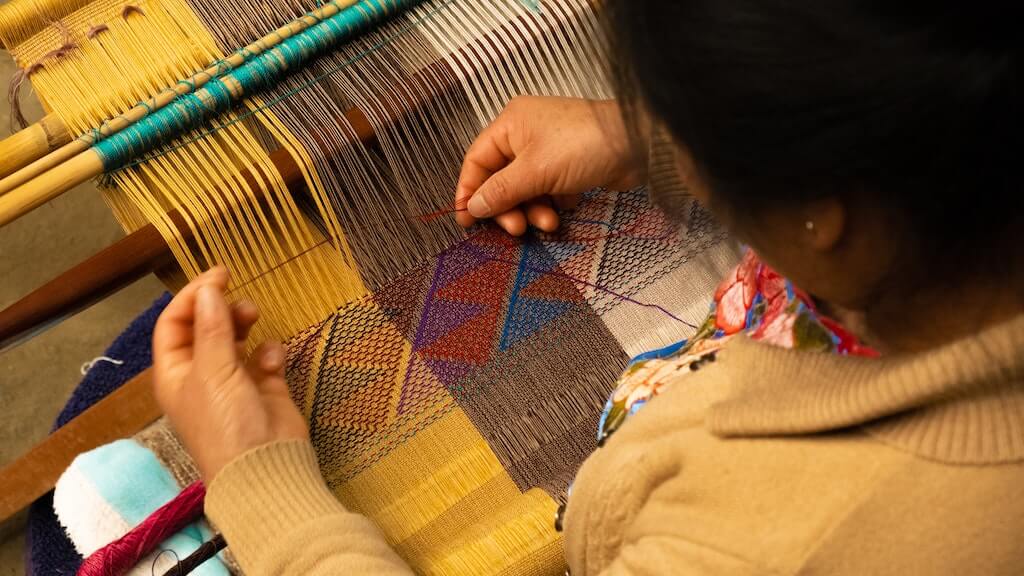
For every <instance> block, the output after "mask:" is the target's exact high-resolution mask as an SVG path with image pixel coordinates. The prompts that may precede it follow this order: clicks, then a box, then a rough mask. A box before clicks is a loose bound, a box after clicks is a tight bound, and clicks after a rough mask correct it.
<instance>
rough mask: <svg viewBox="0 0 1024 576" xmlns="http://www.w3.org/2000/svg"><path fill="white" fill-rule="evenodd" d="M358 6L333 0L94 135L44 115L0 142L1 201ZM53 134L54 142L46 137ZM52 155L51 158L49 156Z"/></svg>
mask: <svg viewBox="0 0 1024 576" xmlns="http://www.w3.org/2000/svg"><path fill="white" fill-rule="evenodd" d="M358 1H359V0H332V1H331V2H328V3H327V4H324V5H323V6H322V7H321V8H318V9H316V10H314V11H312V12H310V13H309V14H306V15H305V16H303V17H301V18H297V19H295V20H293V21H291V22H289V23H288V24H285V25H284V26H282V27H280V28H278V29H277V30H274V31H273V32H271V33H269V34H267V35H265V36H263V37H262V38H260V39H259V40H256V41H255V42H252V43H251V44H249V45H248V46H246V47H245V48H242V49H240V50H236V51H235V52H234V53H232V54H231V55H229V56H227V57H225V58H223V59H222V60H218V61H216V62H214V63H213V64H211V65H210V66H209V67H207V68H206V69H205V70H202V71H200V72H196V73H195V74H193V75H192V76H191V77H189V78H186V79H184V80H181V81H179V82H178V83H176V84H175V85H174V86H172V87H171V88H167V89H165V90H163V91H161V92H160V93H158V94H157V95H156V96H153V97H152V98H150V99H149V100H146V101H145V102H140V103H139V104H137V105H135V107H134V108H132V109H130V110H128V111H127V112H125V113H124V114H122V115H120V116H115V117H113V118H111V119H109V120H107V121H105V122H103V123H102V124H101V125H100V127H99V128H97V132H99V134H98V135H97V134H93V133H91V132H86V133H85V134H83V135H81V136H79V137H78V138H76V139H74V140H72V139H71V135H70V132H69V131H68V130H67V128H66V127H65V126H64V123H63V122H62V121H61V119H60V118H58V117H57V116H55V115H53V114H50V115H47V116H46V117H45V118H43V120H41V121H40V122H39V123H37V124H33V125H32V126H29V127H28V128H26V129H25V130H22V131H21V132H18V133H17V134H14V135H13V136H11V137H9V138H7V139H6V140H4V141H2V142H0V178H2V180H0V195H2V194H4V193H5V192H8V191H10V190H12V189H14V188H16V187H18V186H20V185H22V184H24V183H26V182H28V181H29V180H32V179H33V178H35V177H36V176H39V175H40V174H42V173H44V172H46V171H48V170H51V169H53V168H55V167H56V166H59V165H60V164H63V163H64V162H67V161H68V160H70V159H72V158H74V157H75V156H77V155H79V154H81V153H82V152H85V151H86V150H88V149H89V148H90V147H91V146H92V145H93V144H96V143H97V142H98V141H99V140H102V139H103V138H106V137H107V136H110V135H111V134H116V133H118V132H120V131H121V130H124V129H125V128H127V127H129V126H131V125H133V124H135V123H137V122H138V121H139V120H142V119H143V118H145V117H146V116H148V115H149V114H151V113H153V112H155V111H156V110H160V109H161V108H163V107H165V106H167V105H168V104H170V103H171V102H172V101H173V100H174V99H175V98H177V97H178V96H183V95H185V94H189V93H191V92H195V91H196V90H198V89H200V88H202V87H203V85H205V84H206V83H207V82H209V81H210V80H212V79H214V78H216V77H218V76H221V75H223V74H224V73H226V72H229V71H231V70H234V69H235V68H237V67H238V66H240V65H242V64H244V63H245V62H246V61H247V60H249V59H250V58H253V57H255V56H259V55H260V54H262V53H263V52H266V51H267V50H269V49H271V48H273V47H274V46H277V45H278V44H280V43H281V42H283V41H284V40H286V39H288V38H290V37H292V36H294V35H295V34H298V33H300V32H302V31H303V30H306V29H307V28H309V27H310V26H312V25H314V24H316V23H318V22H320V21H321V20H323V19H325V18H330V17H332V16H334V15H335V14H337V13H339V12H341V11H342V10H344V9H346V8H349V7H351V6H352V5H354V4H356V3H357V2H358ZM23 133H26V135H23ZM51 134H52V137H51V136H50V135H51ZM40 135H41V136H42V137H40ZM26 143H27V144H31V146H29V147H25V148H23V149H22V150H21V151H20V152H17V153H14V154H12V155H11V157H9V158H8V157H5V154H4V152H5V151H9V152H15V150H16V148H15V147H17V146H19V145H23V144H26ZM58 147H59V148H58ZM51 151H52V153H49V152H51ZM48 153H49V154H48Z"/></svg>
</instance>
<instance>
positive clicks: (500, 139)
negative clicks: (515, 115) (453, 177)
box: [455, 117, 515, 226]
mask: <svg viewBox="0 0 1024 576" xmlns="http://www.w3.org/2000/svg"><path fill="white" fill-rule="evenodd" d="M506 123H507V122H506V121H504V120H503V118H502V117H499V118H498V119H497V120H495V121H494V123H493V124H491V125H490V126H488V127H487V128H486V129H484V131H483V132H481V133H480V135H479V136H477V138H476V140H475V141H473V144H472V145H471V146H470V147H469V150H467V151H466V157H465V159H464V160H463V162H462V171H461V172H460V174H459V183H458V185H457V186H456V188H455V208H456V209H457V210H458V212H456V214H455V219H456V221H458V223H459V224H461V225H463V226H472V225H473V223H474V222H476V218H475V217H474V216H473V215H472V214H470V212H469V211H468V210H467V207H468V205H469V202H470V199H472V197H473V196H474V195H475V194H476V193H477V191H478V190H479V189H480V187H481V186H483V184H484V183H485V182H487V180H488V179H489V178H491V176H492V175H494V173H495V172H498V171H499V170H501V169H502V168H504V167H505V166H507V165H508V163H509V162H511V161H512V160H513V159H514V158H515V154H514V153H513V151H512V149H511V146H509V142H508V130H507V128H506Z"/></svg>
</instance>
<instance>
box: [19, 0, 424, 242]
mask: <svg viewBox="0 0 1024 576" xmlns="http://www.w3.org/2000/svg"><path fill="white" fill-rule="evenodd" d="M420 1H422V0H360V1H359V3H357V4H355V5H353V6H352V7H351V8H349V9H347V10H343V11H341V12H339V13H337V14H335V15H334V16H332V17H330V18H325V19H323V20H322V21H321V22H320V23H318V24H315V25H313V26H310V27H309V28H307V29H305V30H303V31H301V32H299V33H297V34H295V35H293V36H292V37H291V38H288V39H287V40H285V41H284V42H282V43H281V44H280V45H279V46H277V47H275V48H272V49H270V50H267V51H265V52H264V53H263V54H261V55H259V56H257V57H255V58H253V59H251V60H249V61H247V62H246V63H245V64H243V65H242V66H239V67H238V68H236V69H235V70H233V71H232V72H231V73H229V74H225V75H223V76H221V77H219V78H215V79H213V80H211V81H209V82H208V83H207V85H206V86H205V87H203V88H201V89H200V90H197V91H196V92H193V93H190V94H186V95H184V96H181V97H179V98H176V99H174V101H173V102H172V103H171V104H170V105H168V106H166V107H165V108H163V109H161V110H158V111H156V112H154V113H152V114H149V115H147V116H146V117H145V118H144V119H142V121H140V122H139V123H137V124H136V125H134V126H132V129H131V130H125V131H122V132H120V133H117V134H114V135H112V136H110V137H108V138H106V139H104V140H101V141H100V142H98V143H97V144H96V145H95V146H93V147H91V148H89V149H88V150H86V151H85V152H82V153H80V154H78V155H77V156H74V157H72V158H71V159H70V160H68V161H67V162H64V163H63V164H60V165H59V166H56V167H55V168H53V169H52V170H50V171H48V172H45V173H43V174H40V175H39V176H37V177H36V178H34V179H32V180H30V181H28V182H26V183H24V184H22V185H21V186H18V187H16V188H14V189H12V190H10V191H9V192H7V193H6V194H4V195H2V196H0V226H3V225H6V224H9V223H10V222H12V221H13V220H15V219H17V218H19V217H20V216H22V215H24V214H26V213H28V212H30V211H32V210H34V209H36V208H38V207H39V206H41V205H43V204H45V203H46V202H48V201H50V200H52V199H53V198H56V197H57V196H59V195H60V194H63V193H64V192H66V191H68V190H70V189H71V188H73V187H75V186H77V185H78V184H81V183H83V182H86V181H88V180H90V179H92V178H95V177H96V176H99V175H101V174H103V173H104V172H107V171H110V170H114V169H117V168H119V167H121V166H123V165H125V164H127V163H129V162H131V161H132V160H133V159H135V158H137V157H139V156H140V155H141V154H144V153H146V152H148V151H149V150H152V149H153V148H154V147H156V146H157V145H159V144H160V143H161V142H163V141H165V140H167V139H169V138H173V137H176V136H178V135H180V134H181V133H183V132H185V131H187V130H189V129H192V128H196V127H198V126H201V125H202V123H203V122H204V121H205V120H206V119H208V118H210V117H213V116H216V115H219V114H221V113H223V112H225V111H227V110H228V109H230V107H231V106H233V105H234V104H235V103H236V102H238V101H239V100H241V99H242V98H245V97H247V96H251V95H253V94H254V93H257V92H260V91H262V90H264V89H266V88H268V87H270V86H272V85H273V84H274V83H276V82H277V81H278V80H280V78H281V77H282V76H283V75H284V74H286V73H287V72H288V71H289V70H291V69H294V68H301V67H302V66H303V65H304V64H305V63H307V62H308V61H310V60H311V59H312V58H314V57H315V56H317V55H319V54H321V53H322V52H324V51H326V50H327V49H328V48H330V47H331V46H333V45H334V44H336V43H338V42H341V41H343V40H348V39H350V38H352V37H353V36H354V35H356V34H357V33H360V32H361V31H362V30H363V29H365V28H366V27H368V26H371V25H374V24H376V23H378V22H380V21H381V20H383V19H385V18H388V17H390V16H391V15H393V14H395V13H397V12H400V11H402V10H405V9H407V8H409V7H411V6H414V5H416V4H418V3H419V2H420Z"/></svg>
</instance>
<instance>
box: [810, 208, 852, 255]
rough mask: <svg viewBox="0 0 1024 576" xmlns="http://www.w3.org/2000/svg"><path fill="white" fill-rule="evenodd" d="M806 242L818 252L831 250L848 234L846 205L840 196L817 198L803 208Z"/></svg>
mask: <svg viewBox="0 0 1024 576" xmlns="http://www.w3.org/2000/svg"><path fill="white" fill-rule="evenodd" d="M803 214H804V217H805V221H804V234H803V236H802V237H803V238H804V242H805V245H806V246H807V247H808V248H810V249H812V250H814V251H816V252H829V251H831V250H832V249H833V248H835V247H836V245H837V244H839V241H840V240H842V238H843V235H844V234H846V206H844V205H843V202H842V200H841V199H840V198H839V197H838V196H833V197H830V198H824V199H822V200H815V201H813V202H811V203H809V204H807V205H806V206H805V207H804V208H803Z"/></svg>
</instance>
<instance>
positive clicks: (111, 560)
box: [78, 482, 206, 576]
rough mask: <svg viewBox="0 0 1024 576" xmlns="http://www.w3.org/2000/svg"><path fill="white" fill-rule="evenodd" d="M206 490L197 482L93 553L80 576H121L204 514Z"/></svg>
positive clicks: (81, 568) (80, 570) (83, 565)
mask: <svg viewBox="0 0 1024 576" xmlns="http://www.w3.org/2000/svg"><path fill="white" fill-rule="evenodd" d="M205 497H206V487H205V486H203V483H202V482H194V483H192V484H190V485H189V486H188V487H187V488H185V489H184V490H182V491H181V493H180V494H178V495H177V496H176V497H175V498H174V499H173V500H171V501H170V502H168V503H167V504H164V505H163V506H161V507H160V508H158V509H157V510H156V511H155V512H153V513H152V514H150V515H149V517H148V518H146V519H145V520H143V521H142V523H141V524H139V525H138V526H136V527H135V528H133V529H132V530H131V532H128V533H127V534H125V535H124V536H122V537H120V538H118V539H117V540H115V541H113V542H111V543H110V544H107V545H106V546H104V547H103V548H100V549H99V550H97V551H95V552H93V553H92V554H91V555H90V556H89V557H88V558H86V559H85V561H84V562H82V566H81V567H80V568H79V569H78V576H121V575H122V574H125V573H127V572H128V571H129V570H131V569H132V568H134V567H135V565H136V564H138V563H139V561H140V560H142V559H143V558H145V557H146V556H147V555H149V553H150V552H152V551H153V550H155V549H156V547H157V546H159V545H160V543H161V542H163V541H164V540H166V539H168V538H170V537H171V536H173V535H174V534H176V533H178V532H179V531H180V530H182V529H183V528H185V527H186V526H188V525H189V524H191V523H192V522H195V521H196V520H198V519H199V517H200V516H202V515H203V500H204V498H205Z"/></svg>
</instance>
